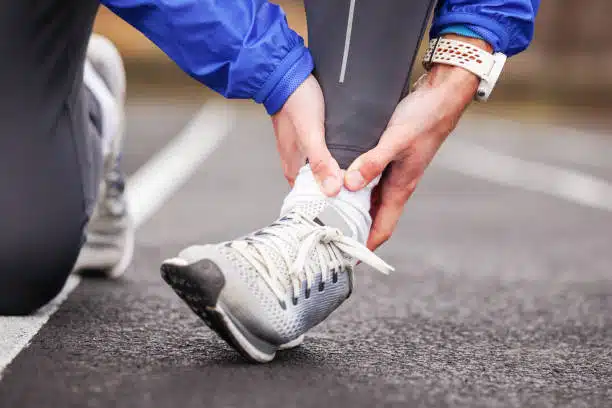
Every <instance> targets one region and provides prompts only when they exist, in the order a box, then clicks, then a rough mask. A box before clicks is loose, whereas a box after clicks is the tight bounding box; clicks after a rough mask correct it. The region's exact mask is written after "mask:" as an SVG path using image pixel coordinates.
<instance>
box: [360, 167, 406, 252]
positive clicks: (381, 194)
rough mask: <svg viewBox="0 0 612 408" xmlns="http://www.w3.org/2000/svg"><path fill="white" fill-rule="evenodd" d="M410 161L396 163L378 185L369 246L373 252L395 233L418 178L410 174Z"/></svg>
mask: <svg viewBox="0 0 612 408" xmlns="http://www.w3.org/2000/svg"><path fill="white" fill-rule="evenodd" d="M409 170H410V168H409V162H408V161H395V162H393V163H392V164H391V166H390V167H389V168H388V169H387V171H386V172H385V173H384V175H383V178H382V179H381V182H380V183H379V184H378V185H377V192H378V193H377V195H376V197H375V198H376V200H375V202H376V206H375V208H373V209H374V211H373V212H372V227H371V229H370V235H369V237H368V242H367V244H366V245H367V246H368V248H370V249H371V250H374V249H376V248H378V247H379V246H380V245H382V244H383V243H385V242H386V241H387V240H388V239H389V238H390V237H391V235H392V234H393V232H394V231H395V228H396V226H397V223H398V221H399V219H400V217H401V215H402V213H403V211H404V205H405V204H406V201H408V199H409V198H410V196H411V195H412V193H413V192H414V189H415V187H416V184H417V182H418V177H417V178H415V177H413V176H412V175H411V174H410V173H411V172H410V171H409Z"/></svg>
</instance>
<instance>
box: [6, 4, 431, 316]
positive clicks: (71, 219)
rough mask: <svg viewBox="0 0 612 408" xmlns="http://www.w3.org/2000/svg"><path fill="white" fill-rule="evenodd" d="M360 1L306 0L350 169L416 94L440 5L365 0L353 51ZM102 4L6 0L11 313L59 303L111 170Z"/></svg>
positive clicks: (334, 144)
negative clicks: (95, 71) (102, 93)
mask: <svg viewBox="0 0 612 408" xmlns="http://www.w3.org/2000/svg"><path fill="white" fill-rule="evenodd" d="M350 3H351V0H344V1H340V0H333V1H330V0H306V9H307V13H308V23H309V27H310V46H311V49H312V52H313V55H314V57H315V62H316V66H317V71H316V74H317V76H318V78H319V80H320V82H321V84H322V87H323V91H324V94H325V98H326V101H327V112H326V128H327V141H328V144H329V146H330V149H331V151H332V154H333V155H334V156H335V157H336V159H338V160H339V162H340V164H341V166H343V167H347V166H348V165H349V164H350V162H351V161H352V160H353V159H355V158H356V157H357V156H358V155H359V154H360V153H363V152H365V151H366V150H368V149H369V148H371V147H373V146H374V145H375V144H376V142H377V141H378V139H379V137H380V134H381V132H382V130H383V129H384V127H385V125H386V124H387V122H388V120H389V117H390V115H391V113H392V111H393V108H394V107H395V105H396V103H397V102H398V101H399V99H400V98H401V96H402V95H403V94H404V93H405V91H406V85H407V81H408V76H409V73H410V68H411V66H412V63H413V59H414V55H415V52H416V49H417V46H418V44H419V41H420V38H421V35H422V32H423V29H424V27H425V22H426V20H427V16H428V14H429V11H430V9H431V7H432V4H433V1H432V0H386V1H385V2H382V3H381V2H380V1H377V0H357V1H356V2H355V7H354V8H353V12H354V13H353V17H352V20H353V21H352V35H351V36H350V37H351V38H350V47H348V49H347V48H346V47H345V44H346V43H347V41H346V32H347V21H348V16H349V10H350ZM97 9H98V1H97V0H19V1H6V2H2V3H1V4H0V61H2V67H1V68H0V69H1V70H2V72H1V75H0V90H1V92H0V152H1V153H0V154H1V155H2V156H0V174H1V175H2V176H1V177H0V191H1V192H2V193H1V194H0V265H1V266H0V315H7V314H8V315H19V314H29V313H31V312H33V311H34V310H36V309H38V308H39V307H40V306H42V305H44V304H45V303H47V302H48V301H49V300H51V299H52V298H53V297H54V296H55V295H56V294H57V293H58V292H59V291H60V289H61V288H62V286H63V285H64V283H65V281H66V279H67V277H68V275H69V273H70V271H71V269H72V266H73V263H74V262H75V260H76V258H77V255H78V252H79V250H80V248H81V246H82V243H83V229H84V226H85V224H86V223H87V220H88V217H89V214H90V211H91V208H92V204H93V203H94V201H95V194H96V192H97V186H98V180H99V177H100V169H101V154H100V149H99V134H98V132H97V130H96V126H95V123H96V121H97V119H99V118H98V117H97V116H98V113H97V112H96V111H97V107H96V104H95V103H94V101H92V99H91V98H90V96H89V95H88V92H87V90H86V89H85V88H84V86H83V81H82V69H83V61H84V57H85V51H86V47H87V42H88V39H89V36H90V34H91V29H92V25H93V20H94V17H95V13H96V11H97ZM398 33H400V34H401V35H400V36H398ZM345 50H347V51H348V53H347V55H346V56H345V55H344V54H345ZM341 72H342V80H340V76H341Z"/></svg>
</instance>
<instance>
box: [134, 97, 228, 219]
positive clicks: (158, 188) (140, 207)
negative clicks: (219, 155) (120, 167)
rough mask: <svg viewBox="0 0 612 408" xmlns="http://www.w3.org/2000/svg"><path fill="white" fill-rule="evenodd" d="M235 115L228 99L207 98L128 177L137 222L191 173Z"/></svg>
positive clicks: (225, 130) (177, 187)
mask: <svg viewBox="0 0 612 408" xmlns="http://www.w3.org/2000/svg"><path fill="white" fill-rule="evenodd" d="M234 115H235V111H234V109H233V108H231V105H229V104H228V103H227V102H225V101H223V100H213V101H210V102H208V103H207V104H206V105H204V107H203V108H202V110H201V111H200V112H199V113H198V114H197V115H196V116H195V117H194V118H193V119H192V120H191V122H190V123H189V124H188V125H187V126H186V127H185V128H184V129H183V131H182V132H181V134H180V135H179V136H178V137H176V138H175V139H174V140H172V141H171V142H170V143H168V145H166V147H164V148H163V149H162V150H161V151H160V152H159V153H157V154H156V155H155V156H153V158H151V159H150V160H149V161H148V162H147V163H146V164H145V165H144V166H142V167H141V168H140V169H139V170H138V171H137V172H136V173H135V174H134V175H133V176H132V177H131V178H130V185H129V186H130V187H129V189H128V191H127V197H128V201H129V202H130V203H131V207H130V210H131V213H132V217H133V218H134V222H135V223H136V225H142V224H143V223H144V222H146V221H147V220H148V219H149V218H150V217H151V215H153V214H154V213H155V212H156V211H157V210H158V209H159V208H160V207H161V206H162V205H163V203H164V202H165V201H166V200H167V199H168V198H169V197H170V196H172V194H174V193H175V192H176V190H178V189H179V188H180V187H181V186H182V185H183V184H184V183H185V182H186V181H187V180H188V179H189V178H190V177H191V176H192V175H193V173H194V172H195V171H196V170H197V168H198V167H199V165H200V164H201V163H202V162H203V161H204V160H205V159H206V158H207V157H208V156H209V155H210V153H212V152H213V151H214V150H215V148H216V147H217V146H218V145H219V142H221V140H222V139H223V138H224V137H225V136H226V135H227V134H228V133H229V132H230V131H231V130H232V128H233V126H234V125H235V123H236V120H235V117H234Z"/></svg>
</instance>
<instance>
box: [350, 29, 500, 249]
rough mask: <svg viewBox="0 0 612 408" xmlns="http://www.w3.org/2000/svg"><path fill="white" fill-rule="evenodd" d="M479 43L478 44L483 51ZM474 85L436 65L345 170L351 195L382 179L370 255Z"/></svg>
mask: <svg viewBox="0 0 612 408" xmlns="http://www.w3.org/2000/svg"><path fill="white" fill-rule="evenodd" d="M461 41H468V39H465V38H461ZM474 41H479V40H471V42H474ZM481 43H482V44H477V45H479V46H482V47H483V48H486V47H485V45H483V44H484V43H483V42H482V41H481ZM489 50H490V48H489ZM478 84H479V79H478V78H477V77H476V76H475V75H474V74H472V73H470V72H468V71H466V70H464V69H462V68H457V67H453V66H450V65H436V66H434V67H433V68H432V70H431V72H430V73H429V74H427V76H426V77H424V78H423V80H421V81H419V84H418V85H417V87H416V89H415V91H414V92H413V93H411V94H409V95H408V96H407V97H405V98H404V99H403V100H402V101H401V102H400V103H399V104H398V106H397V107H396V109H395V112H394V113H393V115H392V117H391V120H390V121H389V124H388V126H387V129H386V130H385V132H384V133H383V135H382V137H381V139H380V141H379V142H378V145H377V146H376V147H374V148H373V149H372V150H370V151H368V152H366V153H364V154H363V155H361V156H360V157H358V158H357V159H356V160H355V161H354V162H353V163H352V164H351V166H350V167H349V168H348V170H347V172H346V174H345V180H344V184H345V186H346V188H347V189H349V190H351V191H356V190H359V189H361V188H363V187H364V186H366V185H367V184H369V183H370V182H371V181H372V180H373V179H374V178H376V177H377V176H380V175H382V178H381V180H380V182H379V184H378V185H377V186H376V188H375V189H374V191H373V193H372V199H371V201H372V207H371V210H370V213H371V215H372V228H371V230H370V236H369V237H368V242H367V246H368V248H370V249H371V250H374V249H376V248H378V247H379V246H380V245H382V244H383V243H384V242H385V241H386V240H387V239H389V237H390V236H391V234H392V233H393V231H394V230H395V227H396V225H397V222H398V221H399V218H400V216H401V214H402V212H403V209H404V205H405V203H406V201H407V200H408V199H409V198H410V196H411V195H412V193H413V191H414V190H415V188H416V186H417V183H418V182H419V180H420V179H421V177H422V175H423V172H424V171H425V168H426V167H427V165H428V164H429V163H430V162H431V160H432V159H433V157H434V155H435V153H436V152H437V151H438V149H439V148H440V146H441V145H442V142H443V141H444V140H445V139H446V137H447V136H448V134H449V133H450V132H451V131H452V130H453V129H454V128H455V126H456V125H457V122H458V121H459V118H460V117H461V115H462V113H463V111H464V110H465V108H466V107H467V106H468V105H469V104H470V102H471V101H472V99H473V97H474V94H475V92H476V90H477V88H478ZM383 172H384V173H383Z"/></svg>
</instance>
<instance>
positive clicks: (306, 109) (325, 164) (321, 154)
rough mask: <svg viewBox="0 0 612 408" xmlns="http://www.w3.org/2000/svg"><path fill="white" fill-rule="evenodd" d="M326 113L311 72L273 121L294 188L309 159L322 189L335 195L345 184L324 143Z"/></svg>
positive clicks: (317, 84) (280, 150) (282, 159)
mask: <svg viewBox="0 0 612 408" xmlns="http://www.w3.org/2000/svg"><path fill="white" fill-rule="evenodd" d="M324 115H325V104H324V101H323V92H322V91H321V87H320V86H319V83H318V82H317V80H316V79H315V78H314V77H313V76H312V75H311V76H309V77H308V78H307V79H306V81H304V82H303V83H302V85H300V86H299V87H298V89H297V90H296V91H295V92H294V93H293V94H292V95H291V96H290V97H289V99H287V102H285V105H284V106H283V107H282V108H281V110H280V111H279V112H277V113H276V114H275V115H273V116H272V124H273V126H274V133H275V135H276V147H277V149H278V152H279V154H280V158H281V163H282V166H283V173H284V174H285V178H286V179H287V181H288V182H289V184H290V185H291V186H292V187H293V184H294V183H295V178H296V176H297V173H298V170H299V169H300V167H302V166H303V165H304V164H305V163H306V159H308V162H309V163H310V167H311V169H312V172H313V174H314V176H315V179H316V180H317V182H318V183H319V186H320V187H321V191H323V193H324V194H325V195H327V196H330V197H333V196H336V195H337V194H338V193H339V192H340V188H341V187H342V172H341V170H340V166H338V162H337V161H336V160H335V159H334V158H333V157H332V155H331V153H330V152H329V150H328V149H327V145H326V144H325V125H324Z"/></svg>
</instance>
